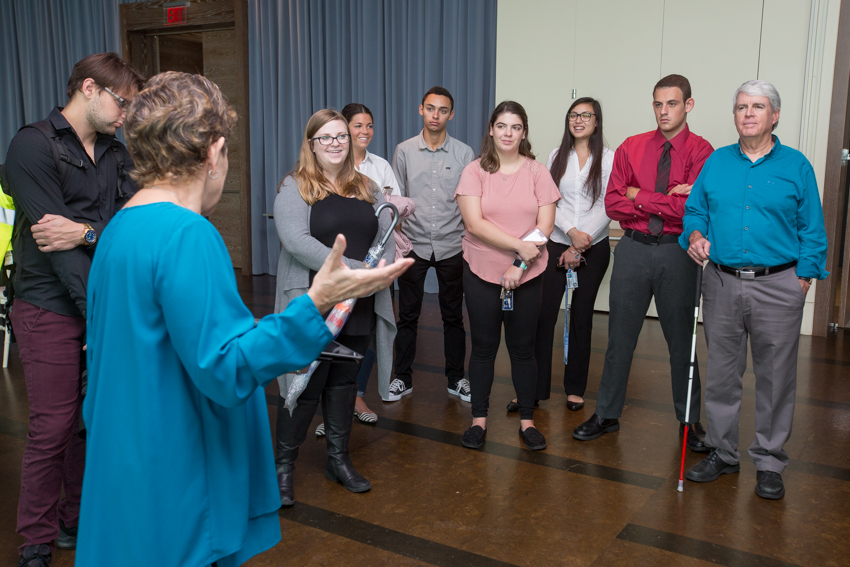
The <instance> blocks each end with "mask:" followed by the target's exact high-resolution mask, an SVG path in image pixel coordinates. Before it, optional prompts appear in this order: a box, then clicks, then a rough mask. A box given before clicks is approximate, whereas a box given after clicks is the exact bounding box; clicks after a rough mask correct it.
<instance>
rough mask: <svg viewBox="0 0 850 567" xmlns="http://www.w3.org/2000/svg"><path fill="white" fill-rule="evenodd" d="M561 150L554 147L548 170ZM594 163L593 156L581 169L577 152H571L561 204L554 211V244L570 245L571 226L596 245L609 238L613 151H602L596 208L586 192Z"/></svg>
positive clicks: (560, 184)
mask: <svg viewBox="0 0 850 567" xmlns="http://www.w3.org/2000/svg"><path fill="white" fill-rule="evenodd" d="M559 149H560V148H555V149H554V150H552V151H551V152H550V153H549V161H547V162H546V167H547V168H548V169H551V167H552V162H553V161H555V156H557V155H558V150H559ZM592 163H593V156H592V155H591V156H589V157H588V158H587V163H585V164H584V167H583V168H581V169H580V168H579V166H578V156H577V155H576V153H575V150H573V151H571V152H570V157H569V159H568V160H567V169H566V170H565V171H564V175H563V176H562V177H561V182H560V183H559V184H558V189H559V190H560V191H561V197H562V199H561V200H560V201H558V206H557V209H556V210H555V230H554V231H553V232H552V236H551V238H552V240H554V241H555V242H559V243H561V244H566V245H571V244H572V240H571V239H570V237H569V236H567V231H568V230H570V229H571V228H572V227H577V228H578V229H579V230H580V231H582V232H586V233H587V234H589V235H590V237H591V238H592V239H593V244H596V243H597V242H599V241H601V240H602V239H604V238H606V237H607V236H608V231H609V229H608V225H609V224H610V223H611V219H609V218H608V216H607V215H606V214H605V190H606V189H607V188H608V178H609V177H610V176H611V170H612V169H613V167H614V152H612V151H611V150H609V149H608V148H604V147H603V148H602V193H601V194H600V195H599V198H598V199H597V200H596V202H595V203H593V206H591V202H592V200H593V197H592V196H591V195H588V192H587V191H585V183H587V176H588V174H589V173H590V165H591V164H592Z"/></svg>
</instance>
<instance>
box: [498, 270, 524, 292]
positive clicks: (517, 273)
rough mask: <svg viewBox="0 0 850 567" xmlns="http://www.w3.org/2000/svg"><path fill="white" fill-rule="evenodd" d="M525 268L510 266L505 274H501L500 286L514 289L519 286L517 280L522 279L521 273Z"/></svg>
mask: <svg viewBox="0 0 850 567" xmlns="http://www.w3.org/2000/svg"><path fill="white" fill-rule="evenodd" d="M524 271H525V270H523V269H522V268H517V267H516V266H511V267H510V268H508V271H507V272H505V275H503V276H502V287H503V288H505V289H516V288H518V287H519V280H521V279H522V274H523V272H524Z"/></svg>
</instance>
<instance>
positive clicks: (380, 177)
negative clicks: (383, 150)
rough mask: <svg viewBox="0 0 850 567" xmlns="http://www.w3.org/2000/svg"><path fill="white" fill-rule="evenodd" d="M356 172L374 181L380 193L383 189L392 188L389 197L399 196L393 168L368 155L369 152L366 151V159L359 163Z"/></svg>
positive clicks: (381, 160)
mask: <svg viewBox="0 0 850 567" xmlns="http://www.w3.org/2000/svg"><path fill="white" fill-rule="evenodd" d="M357 170H358V171H359V172H360V173H362V174H363V175H365V176H366V177H368V178H369V179H371V180H372V181H374V182H375V183H376V184H377V185H378V187H379V188H380V189H381V193H383V192H384V187H392V192H391V193H390V195H401V190H400V189H399V188H398V181H396V179H395V174H394V173H393V168H392V167H391V166H390V162H388V161H387V160H385V159H384V158H382V157H379V156H376V155H375V154H370V153H369V150H366V157H365V158H363V161H361V162H360V165H359V166H358V167H357Z"/></svg>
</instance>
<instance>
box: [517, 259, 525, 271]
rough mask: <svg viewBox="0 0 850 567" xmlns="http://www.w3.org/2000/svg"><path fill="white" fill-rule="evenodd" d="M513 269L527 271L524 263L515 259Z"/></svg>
mask: <svg viewBox="0 0 850 567" xmlns="http://www.w3.org/2000/svg"><path fill="white" fill-rule="evenodd" d="M514 267H515V268H522V269H523V270H527V269H528V266H526V265H525V262H523V261H522V260H520V259H519V258H517V259H516V260H514Z"/></svg>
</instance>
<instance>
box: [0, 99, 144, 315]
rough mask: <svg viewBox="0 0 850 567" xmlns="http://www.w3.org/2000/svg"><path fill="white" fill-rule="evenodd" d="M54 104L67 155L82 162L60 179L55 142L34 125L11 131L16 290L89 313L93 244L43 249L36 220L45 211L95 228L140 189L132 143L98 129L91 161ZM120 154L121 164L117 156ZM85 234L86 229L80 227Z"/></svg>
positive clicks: (58, 308) (33, 299) (38, 301)
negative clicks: (127, 145)
mask: <svg viewBox="0 0 850 567" xmlns="http://www.w3.org/2000/svg"><path fill="white" fill-rule="evenodd" d="M61 110H62V109H61V108H59V107H56V108H54V109H53V111H52V112H51V113H50V116H48V118H47V120H48V121H50V122H52V124H53V127H54V128H55V129H56V131H57V132H58V133H59V135H60V137H61V139H62V142H63V143H64V144H65V148H66V149H67V150H68V153H69V154H70V155H69V157H70V158H71V159H72V160H73V161H76V163H78V164H82V167H77V166H74V165H68V166H67V167H68V170H69V171H68V176H67V180H66V181H65V183H64V184H61V183H60V182H61V179H60V175H59V172H58V171H57V169H56V162H55V161H54V158H53V151H52V150H51V146H50V144H51V142H49V141H48V140H47V138H46V137H45V136H44V134H42V133H41V132H39V131H38V130H36V129H34V128H24V129H23V130H21V131H20V132H18V134H17V135H16V136H15V137H14V138H13V139H12V143H11V144H10V145H9V151H8V153H7V155H6V157H7V162H6V175H7V177H8V178H9V185H10V186H11V190H12V198H13V199H14V200H15V206H16V208H17V212H18V215H17V218H16V222H15V236H14V248H15V256H16V258H17V263H18V269H17V272H16V275H15V296H16V297H18V298H20V299H22V300H24V301H26V302H27V303H31V304H33V305H35V306H37V307H42V308H44V309H47V310H48V311H51V312H53V313H58V314H59V315H66V316H69V317H81V316H82V317H84V316H85V314H86V285H87V282H88V274H89V269H90V268H91V259H92V256H93V254H94V248H95V247H94V246H77V247H76V248H73V249H71V250H64V251H60V252H48V253H44V252H42V251H40V250H39V249H38V245H37V244H36V242H35V239H34V238H33V236H32V230H31V227H32V225H33V224H35V223H37V222H38V221H39V220H40V219H41V218H42V217H43V216H44V215H46V214H53V215H60V216H63V217H65V218H67V219H70V220H72V221H74V222H78V223H88V224H90V225H91V226H92V228H93V229H94V231H95V232H96V233H97V235H98V236H100V235H101V233H102V232H103V229H104V228H105V227H106V223H107V222H109V220H110V219H111V218H112V217H113V216H114V215H115V213H116V212H117V211H118V210H119V209H120V208H121V207H122V206H123V205H124V203H126V202H127V200H128V199H129V198H130V196H132V195H133V193H135V191H136V184H135V183H134V182H133V181H132V180H131V179H130V177H129V176H128V175H127V174H126V173H125V172H126V171H129V170H130V169H132V167H133V160H132V158H131V157H130V154H129V153H128V152H127V148H125V147H124V145H123V144H122V143H121V142H119V141H117V140H116V139H115V136H110V135H107V134H98V135H97V139H96V141H95V145H94V158H95V159H94V161H92V159H91V158H90V157H89V156H88V154H87V153H86V150H85V148H83V144H82V142H81V141H80V138H79V137H78V136H77V133H76V132H75V131H74V129H73V127H72V126H71V125H70V124H69V123H68V121H67V120H66V119H65V117H64V116H63V115H62V113H61ZM122 159H123V161H124V166H123V171H119V167H118V165H119V162H120V161H121V160H122ZM80 237H81V238H82V231H80Z"/></svg>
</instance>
